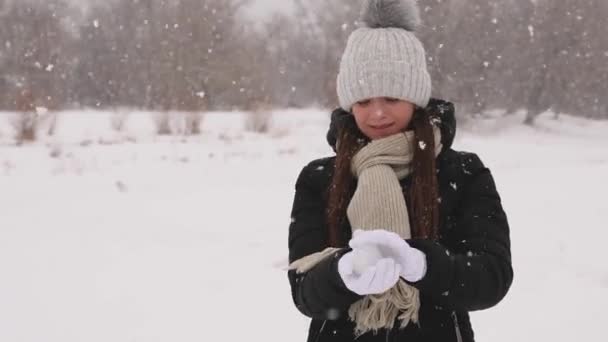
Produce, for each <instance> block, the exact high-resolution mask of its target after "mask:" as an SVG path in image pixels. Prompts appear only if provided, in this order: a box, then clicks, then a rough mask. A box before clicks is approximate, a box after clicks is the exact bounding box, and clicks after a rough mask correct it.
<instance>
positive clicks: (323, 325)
mask: <svg viewBox="0 0 608 342" xmlns="http://www.w3.org/2000/svg"><path fill="white" fill-rule="evenodd" d="M326 323H327V320H324V321H323V324H321V328H320V329H319V333H318V334H317V337H316V338H315V342H319V339H320V338H321V333H323V329H325V324H326Z"/></svg>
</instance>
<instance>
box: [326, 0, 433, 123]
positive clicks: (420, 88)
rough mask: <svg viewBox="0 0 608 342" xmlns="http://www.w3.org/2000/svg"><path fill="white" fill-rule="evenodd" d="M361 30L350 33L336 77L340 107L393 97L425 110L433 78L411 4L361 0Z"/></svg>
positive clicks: (394, 0) (405, 0) (409, 0)
mask: <svg viewBox="0 0 608 342" xmlns="http://www.w3.org/2000/svg"><path fill="white" fill-rule="evenodd" d="M361 20H362V22H363V25H364V26H363V27H361V28H358V29H356V30H355V31H353V32H352V33H351V35H350V37H349V38H348V43H347V45H346V49H345V50H344V54H343V55H342V60H341V61H340V72H339V73H338V82H337V91H338V99H339V101H340V107H342V108H343V109H344V110H347V111H350V110H351V108H352V106H353V105H354V104H355V103H356V102H358V101H361V100H365V99H369V98H373V97H392V98H397V99H401V100H406V101H409V102H411V103H414V104H416V105H417V106H419V107H422V108H424V107H426V106H427V105H428V102H429V99H430V97H431V77H430V76H429V73H428V72H427V70H426V56H425V52H424V47H423V46H422V43H421V42H420V41H419V40H418V38H416V36H415V35H414V32H415V30H416V28H417V27H418V25H419V24H420V13H419V10H418V5H417V4H416V1H415V0H363V8H362V11H361Z"/></svg>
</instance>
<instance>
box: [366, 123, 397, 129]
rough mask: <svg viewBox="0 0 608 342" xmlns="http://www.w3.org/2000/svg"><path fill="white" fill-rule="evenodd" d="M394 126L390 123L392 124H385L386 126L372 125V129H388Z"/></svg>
mask: <svg viewBox="0 0 608 342" xmlns="http://www.w3.org/2000/svg"><path fill="white" fill-rule="evenodd" d="M392 125H393V124H392V123H390V124H384V125H378V126H375V125H370V127H371V128H373V129H386V128H389V127H391V126H392Z"/></svg>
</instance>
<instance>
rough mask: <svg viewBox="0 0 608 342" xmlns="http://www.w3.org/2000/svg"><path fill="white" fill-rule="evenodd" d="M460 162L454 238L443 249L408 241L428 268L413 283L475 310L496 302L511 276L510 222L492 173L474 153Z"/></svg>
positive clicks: (442, 300)
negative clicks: (462, 177)
mask: <svg viewBox="0 0 608 342" xmlns="http://www.w3.org/2000/svg"><path fill="white" fill-rule="evenodd" d="M463 165H466V167H467V169H468V170H467V172H466V173H467V178H466V179H467V181H466V182H465V186H464V188H463V190H462V191H463V194H462V195H461V196H460V203H459V205H458V207H457V209H456V210H457V214H456V217H455V219H456V220H455V223H456V224H455V226H454V228H453V229H454V232H453V235H452V236H451V237H450V240H451V241H452V240H453V241H456V242H457V243H456V244H455V245H454V246H450V247H451V248H450V250H448V249H447V248H446V247H445V246H444V245H442V244H441V243H440V242H435V241H430V240H415V239H414V240H410V241H409V242H410V244H411V245H412V246H413V247H415V248H418V249H420V250H422V251H423V252H424V253H425V254H426V256H427V273H426V275H425V277H424V278H423V279H422V280H421V281H419V282H418V283H414V284H413V285H414V286H415V287H417V288H418V289H419V290H420V291H421V293H424V294H426V295H428V296H430V297H431V298H434V299H435V300H436V301H437V302H438V303H441V304H443V305H445V306H447V307H451V308H454V309H457V310H464V311H474V310H482V309H486V308H489V307H492V306H494V305H496V304H497V303H498V302H500V300H501V299H502V298H503V297H504V296H505V295H506V294H507V291H508V290H509V288H510V286H511V283H512V281H513V269H512V266H511V250H510V238H509V225H508V223H507V218H506V215H505V213H504V211H503V208H502V205H501V200H500V196H499V195H498V192H497V191H496V187H495V184H494V180H493V178H492V175H491V173H490V171H489V170H488V169H487V168H486V167H485V166H484V165H483V163H482V162H481V160H479V158H478V157H477V156H476V155H473V154H471V155H469V157H467V159H466V160H465V161H464V162H463ZM460 186H462V184H459V187H460Z"/></svg>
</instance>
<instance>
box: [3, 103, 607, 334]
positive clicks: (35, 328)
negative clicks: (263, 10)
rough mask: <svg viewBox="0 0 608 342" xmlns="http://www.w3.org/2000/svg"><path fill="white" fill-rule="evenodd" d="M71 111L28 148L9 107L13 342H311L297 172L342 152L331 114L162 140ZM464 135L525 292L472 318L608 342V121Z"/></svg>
mask: <svg viewBox="0 0 608 342" xmlns="http://www.w3.org/2000/svg"><path fill="white" fill-rule="evenodd" d="M108 116H109V114H106V113H87V114H85V115H79V114H78V113H66V114H64V115H62V116H60V120H59V121H58V123H57V131H56V135H55V136H53V137H44V138H42V139H41V141H40V142H37V143H35V144H31V145H24V146H20V147H16V146H14V145H13V144H10V143H8V142H7V141H8V140H7V139H8V138H7V134H9V133H8V132H9V131H10V129H9V127H8V123H7V118H8V117H9V114H6V113H4V114H0V141H3V143H2V144H0V220H1V222H2V224H1V226H0V341H2V342H85V341H86V342H155V341H163V342H169V341H179V342H190V341H197V342H198V341H230V342H233V341H234V342H237V341H243V340H250V341H251V340H253V341H257V340H259V341H272V342H284V341H304V340H305V336H306V331H307V322H308V319H307V318H305V317H303V316H301V315H300V314H299V312H298V311H297V310H296V309H295V307H294V306H293V304H292V302H291V297H290V293H289V285H288V282H287V277H286V274H285V272H284V271H283V270H282V267H283V266H284V264H285V262H286V256H287V228H288V224H289V220H290V217H289V213H290V209H291V204H292V203H291V202H292V198H293V186H294V182H295V178H296V176H297V174H298V172H299V170H300V169H301V167H302V166H304V165H305V164H306V163H307V162H308V161H310V160H311V159H314V158H318V157H322V156H327V155H329V154H330V152H331V150H330V148H329V147H328V146H327V145H326V143H325V139H324V136H325V131H326V127H327V124H328V120H327V116H326V114H325V113H321V112H319V111H314V110H310V111H287V112H282V113H277V114H276V115H275V117H274V121H273V126H272V127H271V129H270V132H269V133H268V134H255V133H250V132H245V131H244V130H243V129H242V126H243V117H242V114H238V113H235V114H225V115H220V114H209V115H206V116H205V118H204V121H203V123H202V130H203V132H202V134H201V135H200V136H196V137H188V138H186V137H156V136H155V135H154V134H153V127H152V125H151V122H150V120H149V114H146V113H140V114H133V115H131V116H130V118H129V121H128V122H127V124H126V128H125V130H124V131H123V132H121V133H116V132H113V131H112V130H111V128H110V126H109V123H108V122H109V119H108ZM521 121H522V117H521V116H518V115H516V116H513V117H510V118H506V119H500V120H488V121H485V122H482V123H478V124H476V125H474V126H473V125H469V127H467V128H466V129H460V130H459V132H458V137H457V140H456V142H455V148H457V149H461V150H468V151H474V152H477V153H478V154H479V155H480V156H481V158H482V160H484V162H485V163H486V164H487V165H488V166H489V167H490V168H491V170H492V171H493V173H494V176H495V179H496V182H497V185H498V188H499V191H500V193H501V195H502V197H503V204H504V207H505V210H506V211H507V214H508V217H509V220H510V223H511V227H512V243H513V258H514V268H515V281H514V284H513V287H512V290H511V292H510V293H509V295H508V296H507V298H506V299H505V300H504V301H503V302H502V303H501V304H500V305H499V306H497V307H495V308H493V309H490V310H487V311H484V312H479V313H474V314H473V315H472V320H473V325H474V328H475V330H476V334H477V341H478V342H482V341H486V342H487V341H491V342H514V341H516V342H524V341H531V342H538V341H574V340H579V341H585V342H605V341H608V331H607V330H606V323H607V322H608V313H606V308H607V307H608V257H606V256H605V251H606V250H607V248H606V243H607V242H606V240H607V239H608V231H607V230H608V229H607V228H608V227H607V226H608V223H607V222H608V203H607V201H606V194H608V180H607V176H608V123H605V122H591V121H586V120H580V119H575V118H571V117H561V118H560V119H559V120H554V119H553V118H552V115H550V114H547V115H544V116H542V117H541V118H540V119H539V122H538V125H537V127H535V128H529V127H524V126H521V125H519V124H517V122H521Z"/></svg>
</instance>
